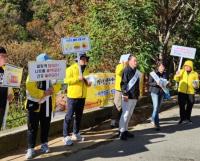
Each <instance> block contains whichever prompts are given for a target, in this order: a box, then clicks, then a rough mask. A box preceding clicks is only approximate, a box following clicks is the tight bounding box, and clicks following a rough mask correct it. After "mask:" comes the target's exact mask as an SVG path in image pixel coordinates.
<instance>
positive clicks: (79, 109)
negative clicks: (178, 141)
mask: <svg viewBox="0 0 200 161" xmlns="http://www.w3.org/2000/svg"><path fill="white" fill-rule="evenodd" d="M67 104H68V109H67V113H66V115H65V119H64V123H63V136H64V137H66V136H69V133H70V125H71V121H72V118H73V115H74V114H75V118H74V124H73V133H74V134H78V133H79V130H80V125H81V119H82V115H83V109H84V105H85V98H74V99H73V98H67Z"/></svg>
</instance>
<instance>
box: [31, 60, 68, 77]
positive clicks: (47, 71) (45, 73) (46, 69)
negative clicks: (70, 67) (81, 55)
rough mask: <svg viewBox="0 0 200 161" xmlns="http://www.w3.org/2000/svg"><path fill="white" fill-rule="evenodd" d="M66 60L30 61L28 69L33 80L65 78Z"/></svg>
mask: <svg viewBox="0 0 200 161" xmlns="http://www.w3.org/2000/svg"><path fill="white" fill-rule="evenodd" d="M65 70H66V62H65V60H51V61H45V62H35V61H32V62H29V63H28V71H29V75H30V80H31V81H44V80H62V79H64V78H65Z"/></svg>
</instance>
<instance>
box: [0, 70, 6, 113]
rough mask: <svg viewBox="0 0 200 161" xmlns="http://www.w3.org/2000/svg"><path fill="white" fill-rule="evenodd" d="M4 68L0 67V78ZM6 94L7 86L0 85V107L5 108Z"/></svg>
mask: <svg viewBox="0 0 200 161" xmlns="http://www.w3.org/2000/svg"><path fill="white" fill-rule="evenodd" d="M3 74H4V70H3V68H2V67H0V79H1V80H2V79H3ZM1 80H0V81H1ZM7 95H8V88H7V87H0V108H3V109H5V108H6V103H7Z"/></svg>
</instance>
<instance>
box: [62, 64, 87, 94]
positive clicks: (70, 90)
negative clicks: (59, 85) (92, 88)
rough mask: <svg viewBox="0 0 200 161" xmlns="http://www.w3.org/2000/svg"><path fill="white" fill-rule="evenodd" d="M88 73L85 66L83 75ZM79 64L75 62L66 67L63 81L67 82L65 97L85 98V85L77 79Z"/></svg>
mask: <svg viewBox="0 0 200 161" xmlns="http://www.w3.org/2000/svg"><path fill="white" fill-rule="evenodd" d="M87 75H89V71H88V69H87V68H86V69H85V70H84V72H83V76H87ZM79 76H80V73H79V66H78V64H77V63H74V64H72V65H71V66H70V67H68V68H67V69H66V78H65V80H64V83H66V84H67V97H69V98H86V95H87V85H86V84H85V83H84V82H83V81H80V80H79Z"/></svg>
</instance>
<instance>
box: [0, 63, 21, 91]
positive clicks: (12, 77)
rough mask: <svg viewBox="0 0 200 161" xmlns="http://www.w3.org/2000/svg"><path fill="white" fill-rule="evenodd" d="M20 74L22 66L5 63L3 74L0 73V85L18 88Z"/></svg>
mask: <svg viewBox="0 0 200 161" xmlns="http://www.w3.org/2000/svg"><path fill="white" fill-rule="evenodd" d="M22 74H23V68H19V67H16V66H14V65H10V64H6V65H5V68H4V74H3V75H2V74H1V75H0V77H1V78H0V82H1V83H0V84H1V86H4V87H14V88H20V85H21V80H22ZM2 76H3V80H2Z"/></svg>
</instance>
